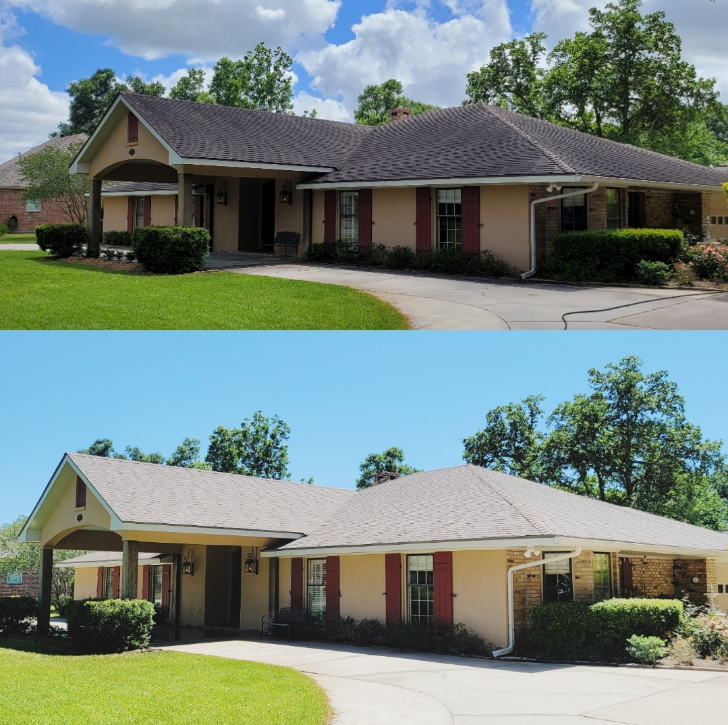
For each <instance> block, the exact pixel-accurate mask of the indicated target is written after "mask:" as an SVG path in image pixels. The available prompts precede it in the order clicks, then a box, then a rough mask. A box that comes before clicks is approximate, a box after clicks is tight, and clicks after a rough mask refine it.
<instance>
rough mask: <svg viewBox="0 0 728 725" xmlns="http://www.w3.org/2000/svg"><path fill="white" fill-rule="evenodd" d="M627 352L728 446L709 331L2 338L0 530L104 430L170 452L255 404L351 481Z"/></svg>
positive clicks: (722, 353) (320, 475)
mask: <svg viewBox="0 0 728 725" xmlns="http://www.w3.org/2000/svg"><path fill="white" fill-rule="evenodd" d="M627 354H636V355H638V356H640V357H641V358H642V359H643V360H644V362H645V369H646V370H648V371H654V370H658V369H666V370H668V371H669V373H670V376H671V378H672V379H673V380H674V381H675V382H677V383H678V385H679V387H680V390H681V392H682V394H683V395H684V396H685V398H686V402H687V411H688V416H689V419H690V420H691V421H692V422H694V423H696V424H698V425H700V426H701V427H702V428H703V432H704V434H705V435H706V436H708V437H710V438H713V439H723V440H726V441H728V424H727V423H726V416H725V411H726V409H728V388H726V386H725V384H724V376H723V375H722V373H721V372H720V370H721V366H722V361H723V360H725V359H726V357H727V356H728V336H726V335H720V334H716V333H704V334H703V333H684V334H683V333H665V334H663V333H646V334H641V333H632V332H630V333H604V332H596V333H573V334H568V335H567V334H563V335H561V334H557V333H548V332H547V333H538V332H526V333H487V334H483V333H413V334H404V335H403V334H398V333H359V332H357V333H282V332H275V333H254V332H251V333H245V334H240V333H190V334H187V333H102V332H92V333H73V332H63V333H42V334H38V333H3V335H2V340H1V341H0V380H2V381H3V384H2V386H1V387H0V412H1V413H2V414H1V415H0V460H2V461H3V465H2V469H0V470H1V473H0V523H2V522H3V521H8V520H10V519H13V518H14V517H15V516H17V515H18V514H21V513H27V512H29V511H30V510H31V508H32V506H33V504H34V503H35V501H36V500H37V498H38V496H39V495H40V493H41V492H42V490H43V487H44V486H45V484H46V483H47V481H48V479H49V477H50V476H51V474H52V473H53V470H54V468H55V466H56V464H57V463H58V461H59V460H60V458H61V456H62V455H63V453H64V452H65V451H66V450H77V449H79V448H83V447H86V446H88V445H89V444H90V443H91V442H92V441H93V439H94V438H97V437H108V438H111V439H112V440H113V441H114V444H115V445H116V447H117V449H120V450H123V448H124V447H125V446H126V445H137V446H139V447H140V448H142V450H145V451H154V450H158V451H160V452H161V453H162V454H164V455H169V454H170V453H171V452H172V450H173V449H174V448H175V447H176V446H177V445H178V444H179V443H180V442H181V441H182V439H183V438H185V437H188V436H189V437H196V438H200V439H201V440H202V441H203V443H204V442H206V441H207V438H208V436H209V434H210V432H211V431H212V430H213V429H214V428H215V427H216V426H218V425H226V426H228V427H232V426H236V425H239V424H240V422H241V421H242V419H243V418H245V417H248V416H250V415H252V414H253V413H254V412H255V411H256V410H259V409H260V410H263V411H264V412H265V413H266V414H267V415H273V414H278V415H280V416H281V417H282V418H283V419H284V420H285V421H286V422H287V423H288V424H289V425H290V427H291V429H292V434H291V442H290V458H291V470H292V474H293V477H294V478H295V479H296V480H299V479H300V478H302V477H306V478H307V477H309V476H313V477H314V478H315V479H316V482H317V483H318V484H321V485H327V486H350V487H353V486H354V481H355V479H356V476H357V472H358V465H359V463H360V462H361V461H362V460H363V459H364V458H365V456H366V455H367V454H369V453H371V452H375V451H382V450H384V449H385V448H388V447H390V446H393V445H396V446H399V447H401V448H403V449H404V451H405V453H406V455H407V459H408V461H409V462H410V463H411V464H412V465H415V466H417V467H419V468H423V469H433V468H440V467H445V466H452V465H458V464H459V463H461V462H462V439H463V438H464V437H465V436H468V435H471V434H473V433H474V432H475V431H477V430H478V429H480V428H481V427H482V425H483V423H484V420H485V414H486V412H487V411H488V410H489V409H490V408H492V407H494V406H496V405H500V404H504V403H508V402H511V401H517V400H520V399H522V398H523V397H525V396H526V395H529V394H531V393H542V394H544V395H545V396H546V397H547V401H546V407H547V409H551V408H552V407H555V406H556V404H558V403H559V402H561V401H563V400H565V399H568V398H570V397H571V396H573V395H574V394H576V393H578V392H586V390H587V384H586V373H587V370H588V369H589V368H591V367H598V368H602V367H603V366H604V365H605V364H606V363H608V362H611V361H618V360H619V359H620V358H621V357H622V356H623V355H627Z"/></svg>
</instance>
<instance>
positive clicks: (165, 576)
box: [162, 564, 172, 617]
mask: <svg viewBox="0 0 728 725" xmlns="http://www.w3.org/2000/svg"><path fill="white" fill-rule="evenodd" d="M171 582H172V565H171V564H165V565H164V566H163V567H162V613H163V614H164V616H165V617H169V598H170V594H171V593H172V592H171V591H170V589H171V586H170V584H171Z"/></svg>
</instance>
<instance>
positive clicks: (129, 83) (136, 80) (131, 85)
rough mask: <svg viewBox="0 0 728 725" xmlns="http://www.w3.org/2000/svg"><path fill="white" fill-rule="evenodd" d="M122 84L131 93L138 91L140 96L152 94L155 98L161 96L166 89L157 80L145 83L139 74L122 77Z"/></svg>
mask: <svg viewBox="0 0 728 725" xmlns="http://www.w3.org/2000/svg"><path fill="white" fill-rule="evenodd" d="M124 85H125V86H126V88H127V89H128V90H129V91H131V92H132V93H138V94H139V95H141V96H154V97H155V98H161V97H162V96H163V95H164V92H165V91H166V90H167V89H166V88H165V87H164V85H163V84H162V83H160V82H159V81H153V82H152V83H146V82H145V81H144V80H143V79H142V78H140V77H139V76H127V77H126V78H125V79H124Z"/></svg>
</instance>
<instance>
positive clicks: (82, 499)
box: [76, 476, 86, 509]
mask: <svg viewBox="0 0 728 725" xmlns="http://www.w3.org/2000/svg"><path fill="white" fill-rule="evenodd" d="M85 506H86V484H85V483H84V482H83V481H82V480H81V477H80V476H76V508H77V509H82V508H84V507H85Z"/></svg>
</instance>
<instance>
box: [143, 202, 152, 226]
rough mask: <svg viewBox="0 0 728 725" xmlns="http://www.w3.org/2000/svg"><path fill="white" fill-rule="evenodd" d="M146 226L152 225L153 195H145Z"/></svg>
mask: <svg viewBox="0 0 728 725" xmlns="http://www.w3.org/2000/svg"><path fill="white" fill-rule="evenodd" d="M144 226H145V227H151V226H152V197H151V196H145V197H144Z"/></svg>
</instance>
